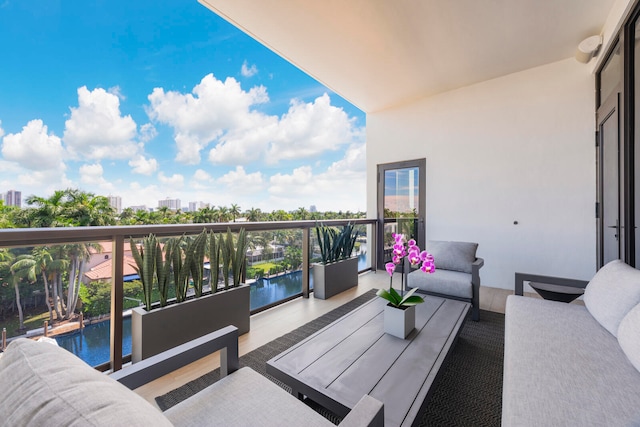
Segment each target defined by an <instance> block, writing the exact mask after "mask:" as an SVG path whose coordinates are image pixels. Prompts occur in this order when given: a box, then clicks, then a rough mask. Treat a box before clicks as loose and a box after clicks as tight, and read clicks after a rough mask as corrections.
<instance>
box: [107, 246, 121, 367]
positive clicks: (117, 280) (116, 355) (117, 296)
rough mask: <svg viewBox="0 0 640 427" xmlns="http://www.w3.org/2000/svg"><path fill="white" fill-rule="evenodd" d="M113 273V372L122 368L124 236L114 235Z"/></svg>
mask: <svg viewBox="0 0 640 427" xmlns="http://www.w3.org/2000/svg"><path fill="white" fill-rule="evenodd" d="M112 259H113V274H112V275H111V335H110V341H111V342H110V353H111V354H110V361H111V370H112V371H113V372H115V371H119V370H120V369H122V310H123V308H124V290H123V283H124V280H123V279H124V266H123V264H124V236H122V235H116V236H114V237H113V256H112Z"/></svg>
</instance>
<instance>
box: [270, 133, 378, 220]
mask: <svg viewBox="0 0 640 427" xmlns="http://www.w3.org/2000/svg"><path fill="white" fill-rule="evenodd" d="M268 193H269V201H270V204H272V205H274V206H282V207H283V209H288V210H291V209H296V208H297V207H300V206H305V207H308V206H310V205H316V206H317V207H318V209H319V210H333V211H339V210H342V211H346V210H350V211H357V210H364V209H366V197H365V194H366V162H365V144H364V143H355V144H352V145H351V146H350V147H349V148H348V149H347V151H346V153H345V156H344V158H342V159H341V160H338V161H336V162H334V163H332V164H331V165H330V166H329V167H328V168H327V169H326V170H325V171H324V172H321V173H316V174H314V171H313V169H312V168H311V167H310V166H302V167H299V168H296V169H294V170H293V171H292V172H291V173H290V174H282V173H278V174H275V175H273V176H271V178H270V179H269V188H268Z"/></svg>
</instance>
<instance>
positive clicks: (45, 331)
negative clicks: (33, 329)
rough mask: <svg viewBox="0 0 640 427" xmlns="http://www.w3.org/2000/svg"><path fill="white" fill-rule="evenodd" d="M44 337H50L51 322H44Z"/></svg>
mask: <svg viewBox="0 0 640 427" xmlns="http://www.w3.org/2000/svg"><path fill="white" fill-rule="evenodd" d="M44 336H45V337H48V336H49V321H48V320H45V321H44Z"/></svg>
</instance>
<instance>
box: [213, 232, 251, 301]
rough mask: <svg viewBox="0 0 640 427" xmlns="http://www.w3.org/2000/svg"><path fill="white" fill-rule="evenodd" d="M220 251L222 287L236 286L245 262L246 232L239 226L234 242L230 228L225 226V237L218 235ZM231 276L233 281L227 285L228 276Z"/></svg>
mask: <svg viewBox="0 0 640 427" xmlns="http://www.w3.org/2000/svg"><path fill="white" fill-rule="evenodd" d="M219 244H220V252H221V255H222V274H223V277H224V289H229V288H230V287H237V286H239V285H240V281H241V280H242V272H243V270H244V268H245V265H246V262H247V256H246V255H247V247H248V243H247V232H246V230H245V229H244V228H241V229H240V231H239V232H238V238H237V241H236V242H234V238H233V234H232V233H231V229H230V228H227V233H226V237H225V238H223V237H222V236H220V240H219ZM230 275H231V276H232V279H233V283H232V284H231V285H229V276H230Z"/></svg>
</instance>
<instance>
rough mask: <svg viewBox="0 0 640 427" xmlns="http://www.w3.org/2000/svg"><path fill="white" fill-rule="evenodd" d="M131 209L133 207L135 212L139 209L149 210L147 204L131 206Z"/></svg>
mask: <svg viewBox="0 0 640 427" xmlns="http://www.w3.org/2000/svg"><path fill="white" fill-rule="evenodd" d="M129 209H131V210H132V211H134V212H138V211H147V210H148V209H147V205H137V206H129Z"/></svg>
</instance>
